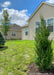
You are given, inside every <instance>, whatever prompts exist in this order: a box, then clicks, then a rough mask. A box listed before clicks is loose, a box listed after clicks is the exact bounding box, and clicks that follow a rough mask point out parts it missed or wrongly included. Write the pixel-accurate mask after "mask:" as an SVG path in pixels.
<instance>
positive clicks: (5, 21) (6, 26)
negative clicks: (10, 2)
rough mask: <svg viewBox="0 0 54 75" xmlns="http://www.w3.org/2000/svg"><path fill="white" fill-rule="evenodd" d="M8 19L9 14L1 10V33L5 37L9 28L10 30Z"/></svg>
mask: <svg viewBox="0 0 54 75" xmlns="http://www.w3.org/2000/svg"><path fill="white" fill-rule="evenodd" d="M10 19H11V18H9V14H8V12H7V10H3V20H1V21H2V29H1V30H2V32H3V33H4V35H5V36H6V34H7V32H8V30H9V28H10V25H9V24H10Z"/></svg>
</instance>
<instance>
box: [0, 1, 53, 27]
mask: <svg viewBox="0 0 54 75" xmlns="http://www.w3.org/2000/svg"><path fill="white" fill-rule="evenodd" d="M42 1H45V2H48V3H52V4H54V0H0V19H3V16H2V13H3V9H4V10H7V11H8V13H9V16H10V17H12V18H11V23H12V24H17V25H20V26H23V25H26V24H27V20H28V19H29V18H30V16H31V15H32V13H33V12H34V11H35V10H36V9H37V8H38V6H39V5H40V3H41V2H42Z"/></svg>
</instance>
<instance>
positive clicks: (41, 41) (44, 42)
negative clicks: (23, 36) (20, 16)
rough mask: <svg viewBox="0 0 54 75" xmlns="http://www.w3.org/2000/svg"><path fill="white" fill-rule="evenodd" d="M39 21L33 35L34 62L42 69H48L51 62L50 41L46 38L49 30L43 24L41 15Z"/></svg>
mask: <svg viewBox="0 0 54 75" xmlns="http://www.w3.org/2000/svg"><path fill="white" fill-rule="evenodd" d="M40 19H41V22H40V25H38V30H39V31H38V32H36V36H35V53H36V61H35V63H36V64H37V65H38V66H39V67H40V69H41V70H42V71H45V70H46V69H49V68H50V67H51V64H52V56H53V55H52V48H51V43H52V41H49V40H48V36H49V34H50V33H49V30H48V27H46V25H45V20H44V18H43V16H41V17H40Z"/></svg>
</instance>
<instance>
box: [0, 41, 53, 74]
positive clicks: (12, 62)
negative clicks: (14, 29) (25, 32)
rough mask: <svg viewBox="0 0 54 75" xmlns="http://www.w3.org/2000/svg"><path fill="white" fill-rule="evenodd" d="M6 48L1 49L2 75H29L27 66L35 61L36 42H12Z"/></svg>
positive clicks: (0, 63)
mask: <svg viewBox="0 0 54 75" xmlns="http://www.w3.org/2000/svg"><path fill="white" fill-rule="evenodd" d="M5 46H7V47H8V48H7V49H6V48H5V49H2V50H1V49H0V75H27V72H28V71H27V66H28V65H29V64H30V63H31V62H33V61H34V53H35V51H34V41H26V40H12V41H7V42H6V44H5ZM52 48H53V49H54V42H53V43H52Z"/></svg>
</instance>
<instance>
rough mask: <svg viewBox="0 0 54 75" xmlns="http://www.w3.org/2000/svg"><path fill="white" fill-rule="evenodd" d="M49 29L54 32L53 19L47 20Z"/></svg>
mask: <svg viewBox="0 0 54 75" xmlns="http://www.w3.org/2000/svg"><path fill="white" fill-rule="evenodd" d="M47 24H48V29H49V31H50V32H53V18H51V19H48V20H47Z"/></svg>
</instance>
